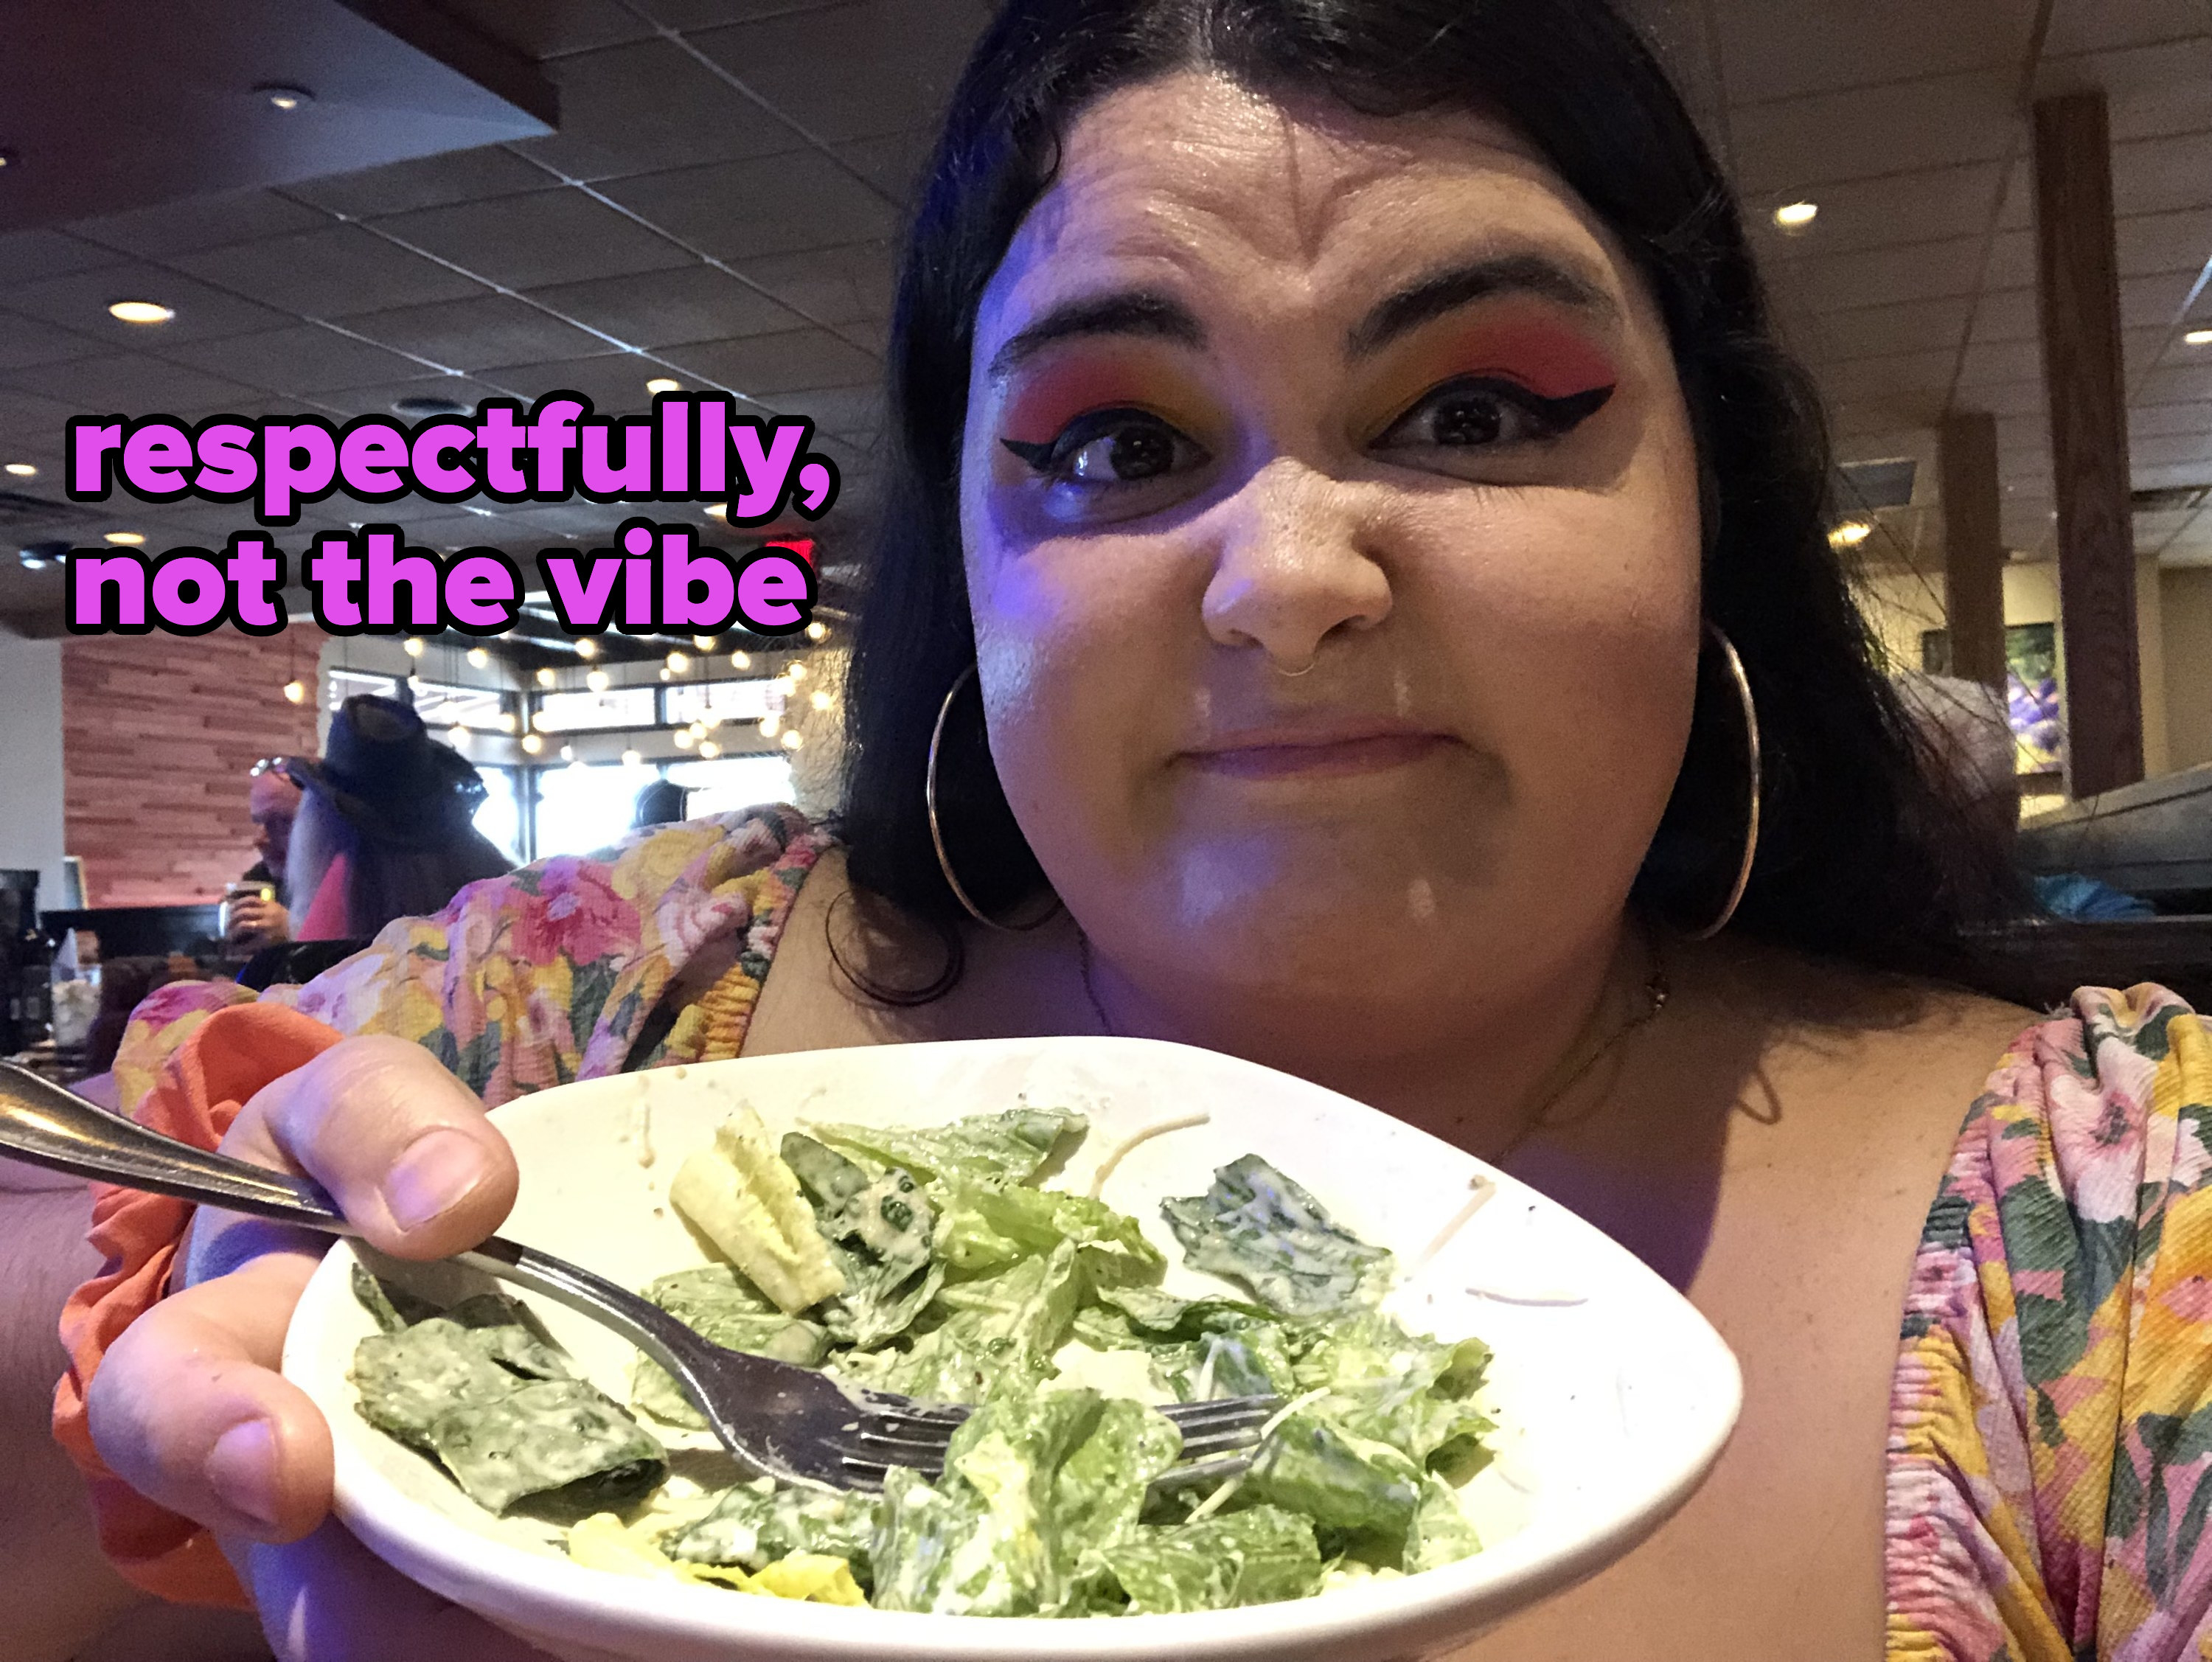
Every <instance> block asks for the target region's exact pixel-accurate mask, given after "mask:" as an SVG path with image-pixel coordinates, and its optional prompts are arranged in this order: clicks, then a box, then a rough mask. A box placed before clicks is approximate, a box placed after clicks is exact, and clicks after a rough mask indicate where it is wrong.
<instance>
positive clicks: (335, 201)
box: [284, 144, 561, 219]
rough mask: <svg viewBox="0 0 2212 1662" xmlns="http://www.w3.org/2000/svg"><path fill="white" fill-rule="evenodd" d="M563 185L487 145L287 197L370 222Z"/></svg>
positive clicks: (370, 171) (291, 188)
mask: <svg viewBox="0 0 2212 1662" xmlns="http://www.w3.org/2000/svg"><path fill="white" fill-rule="evenodd" d="M560 182H561V181H560V180H557V179H556V178H554V177H553V176H552V175H551V174H548V173H547V172H546V171H545V170H544V168H543V167H533V166H532V165H531V164H530V163H529V162H527V161H524V160H523V159H522V158H521V157H520V156H519V155H515V153H514V152H513V151H512V150H510V149H505V148H503V147H502V146H500V145H497V144H483V145H479V146H477V148H476V149H472V150H448V151H447V152H446V153H445V154H444V155H426V156H423V157H422V158H421V159H420V160H419V161H394V162H392V163H391V164H390V165H389V166H386V167H363V168H362V169H361V170H360V171H358V172H356V173H350V174H330V175H328V176H327V177H325V178H322V179H310V180H303V181H302V182H301V183H300V184H297V185H287V186H285V187H284V193H285V194H286V195H287V196H295V197H298V198H301V200H302V201H306V202H312V203H313V204H315V205H316V206H317V207H319V208H327V209H328V210H330V211H331V212H332V213H334V214H343V215H344V216H346V217H347V218H348V219H370V218H374V216H377V215H379V214H402V213H405V212H407V211H408V210H410V209H414V208H442V207H443V206H445V205H446V204H447V203H449V202H473V201H475V200H477V198H482V197H489V196H514V195H517V194H519V193H520V192H524V191H534V190H551V189H553V188H554V187H555V186H557V185H558V184H559V183H560Z"/></svg>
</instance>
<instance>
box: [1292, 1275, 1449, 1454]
mask: <svg viewBox="0 0 2212 1662" xmlns="http://www.w3.org/2000/svg"><path fill="white" fill-rule="evenodd" d="M1489 1361H1490V1350H1489V1347H1487V1346H1486V1345H1485V1344H1484V1343H1483V1342H1481V1341H1480V1340H1479V1339H1464V1340H1462V1341H1461V1342H1459V1343H1457V1344H1444V1343H1443V1342H1439V1341H1437V1340H1435V1339H1426V1338H1422V1337H1420V1336H1418V1335H1415V1334H1412V1333H1408V1332H1407V1331H1406V1330H1405V1329H1403V1328H1402V1327H1401V1326H1399V1325H1398V1324H1397V1323H1396V1322H1395V1321H1393V1320H1392V1319H1391V1318H1389V1317H1388V1316H1386V1315H1383V1313H1382V1312H1379V1311H1373V1310H1362V1311H1356V1312H1349V1313H1347V1314H1346V1315H1345V1316H1343V1317H1341V1318H1339V1319H1338V1320H1336V1321H1334V1322H1332V1323H1330V1324H1328V1325H1327V1326H1325V1327H1321V1328H1317V1329H1316V1330H1314V1331H1313V1333H1312V1334H1311V1335H1310V1336H1308V1338H1307V1341H1306V1342H1305V1343H1304V1346H1303V1347H1302V1348H1301V1350H1300V1352H1299V1354H1298V1355H1297V1360H1296V1361H1295V1362H1294V1364H1293V1365H1292V1374H1293V1378H1294V1380H1295V1389H1296V1390H1297V1391H1299V1392H1304V1391H1327V1392H1328V1395H1327V1396H1326V1397H1322V1399H1321V1400H1320V1401H1319V1402H1318V1403H1316V1405H1315V1409H1314V1411H1315V1412H1316V1414H1317V1415H1320V1416H1321V1417H1322V1418H1323V1419H1326V1420H1328V1422H1330V1423H1331V1424H1333V1425H1334V1426H1336V1427H1337V1428H1339V1429H1340V1430H1342V1431H1344V1432H1346V1434H1350V1435H1352V1436H1355V1437H1362V1438H1367V1439H1370V1440H1374V1441H1376V1442H1383V1443H1388V1444H1389V1445H1390V1446H1392V1447H1394V1448H1395V1449H1397V1450H1399V1451H1400V1452H1401V1453H1404V1454H1406V1455H1407V1456H1409V1457H1410V1458H1412V1459H1413V1460H1414V1461H1415V1462H1416V1463H1418V1464H1424V1465H1425V1464H1428V1462H1429V1461H1430V1460H1431V1459H1432V1458H1435V1457H1436V1456H1437V1455H1438V1454H1439V1453H1440V1452H1443V1451H1445V1450H1446V1449H1447V1448H1448V1447H1449V1446H1451V1445H1454V1444H1466V1443H1471V1442H1473V1441H1474V1440H1478V1439H1480V1437H1481V1436H1482V1435H1483V1434H1485V1433H1486V1432H1488V1431H1489V1430H1490V1429H1491V1428H1492V1427H1491V1422H1490V1421H1489V1420H1488V1419H1487V1418H1486V1417H1485V1416H1484V1415H1481V1414H1480V1413H1478V1412H1477V1411H1476V1410H1475V1409H1474V1406H1473V1405H1472V1404H1471V1403H1470V1402H1469V1401H1468V1398H1469V1397H1471V1396H1472V1394H1473V1393H1474V1391H1475V1389H1476V1387H1477V1386H1479V1385H1480V1384H1481V1382H1482V1373H1483V1369H1484V1368H1485V1367H1486V1366H1487V1365H1488V1363H1489Z"/></svg>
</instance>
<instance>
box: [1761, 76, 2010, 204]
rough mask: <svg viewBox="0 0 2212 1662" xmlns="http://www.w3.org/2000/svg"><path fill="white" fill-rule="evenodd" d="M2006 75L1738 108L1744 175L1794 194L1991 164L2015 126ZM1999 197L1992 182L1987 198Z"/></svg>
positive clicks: (1938, 80)
mask: <svg viewBox="0 0 2212 1662" xmlns="http://www.w3.org/2000/svg"><path fill="white" fill-rule="evenodd" d="M2009 81H2010V77H2009V76H1996V75H1963V76H1940V77H1936V78H1933V79H1929V80H1925V81H1911V82H1895V83H1893V84H1891V85H1888V86H1881V87H1869V88H1863V89H1862V90H1860V91H1857V92H1852V93H1839V94H1827V95H1824V96H1820V97H1814V98H1793V99H1790V100H1788V101H1787V102H1784V103H1779V104H1761V105H1758V106H1755V107H1751V108H1742V107H1739V108H1737V109H1735V111H1733V112H1732V113H1730V115H1729V126H1730V128H1731V129H1732V130H1733V131H1734V132H1735V155H1736V165H1737V167H1738V169H1739V174H1740V178H1741V183H1742V185H1743V186H1744V187H1745V188H1746V189H1747V190H1748V191H1751V192H1753V193H1764V192H1800V191H1809V190H1810V188H1811V187H1813V186H1819V185H1823V184H1826V183H1828V182H1830V181H1832V180H1848V179H1864V178H1871V177H1875V176H1879V175H1882V174H1902V173H1913V172H1919V171H1924V170H1927V169H1931V168H1936V167H1944V166H1947V165H1950V164H1955V163H1959V162H1965V161H1990V162H1995V161H1997V159H1998V158H2000V157H2002V155H2004V154H2005V153H2006V150H2007V149H2008V146H2009V145H2010V143H2011V142H2012V139H2013V137H2014V132H2015V128H2016V127H2017V125H2018V117H2017V116H2016V115H2015V112H2014V107H2013V103H2012V88H2011V86H2010V84H2009ZM1995 199H1996V192H1995V190H1994V189H1992V190H1991V191H1990V195H1989V198H1988V201H1989V202H1990V203H1992V204H1993V203H1994V202H1995ZM1823 211H1824V212H1825V211H1826V207H1825V204H1823Z"/></svg>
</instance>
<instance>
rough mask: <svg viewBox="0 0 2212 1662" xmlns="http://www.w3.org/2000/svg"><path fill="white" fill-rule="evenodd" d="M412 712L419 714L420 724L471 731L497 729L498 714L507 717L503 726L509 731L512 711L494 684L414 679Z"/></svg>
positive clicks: (481, 731) (503, 694)
mask: <svg viewBox="0 0 2212 1662" xmlns="http://www.w3.org/2000/svg"><path fill="white" fill-rule="evenodd" d="M415 713H416V715H419V716H421V717H422V725H423V726H424V727H426V728H433V729H435V728H469V729H471V731H472V732H477V733H492V732H497V731H500V730H501V721H500V717H501V716H502V715H505V716H506V717H507V730H508V731H512V730H513V712H512V711H511V710H510V709H508V708H507V695H506V694H505V693H504V692H501V691H500V690H499V689H498V688H496V687H461V686H449V685H446V684H444V683H442V682H439V681H418V682H416V685H415Z"/></svg>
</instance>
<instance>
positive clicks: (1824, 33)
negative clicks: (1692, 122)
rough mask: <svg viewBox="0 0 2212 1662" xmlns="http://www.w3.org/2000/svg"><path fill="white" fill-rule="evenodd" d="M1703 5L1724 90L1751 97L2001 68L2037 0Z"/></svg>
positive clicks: (2012, 56)
mask: <svg viewBox="0 0 2212 1662" xmlns="http://www.w3.org/2000/svg"><path fill="white" fill-rule="evenodd" d="M1711 17H1712V20H1713V23H1714V25H1715V27H1716V28H1717V31H1718V33H1719V36H1720V48H1721V62H1722V67H1723V71H1724V72H1725V74H1726V75H1727V77H1728V87H1729V94H1730V95H1731V96H1732V97H1734V98H1735V100H1737V101H1738V102H1740V103H1745V104H1751V103H1760V102H1765V101H1766V100H1773V99H1783V98H1794V97H1798V96H1801V95H1802V94H1808V93H1818V92H1825V91H1829V90H1832V89H1835V88H1844V87H1863V86H1868V85H1870V84H1872V83H1874V82H1882V81H1899V80H1907V79H1911V78H1915V77H1919V76H1932V75H1945V74H1949V73H1952V72H1954V71H1957V70H2005V71H2008V72H2009V71H2011V70H2015V69H2016V68H2017V66H2018V65H2019V63H2020V61H2021V54H2022V52H2023V51H2024V50H2025V48H2026V46H2027V32H2028V29H2029V28H2030V27H2032V26H2033V22H2034V20H2035V7H2034V5H2033V0H1998V3H1991V4H1982V5H1973V6H1964V5H1951V6H1929V5H1928V4H1926V3H1924V0H1791V3H1790V4H1788V5H1786V6H1780V5H1772V4H1766V5H1761V4H1758V3H1752V4H1739V5H1723V6H1717V7H1714V8H1713V9H1712V11H1711Z"/></svg>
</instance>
